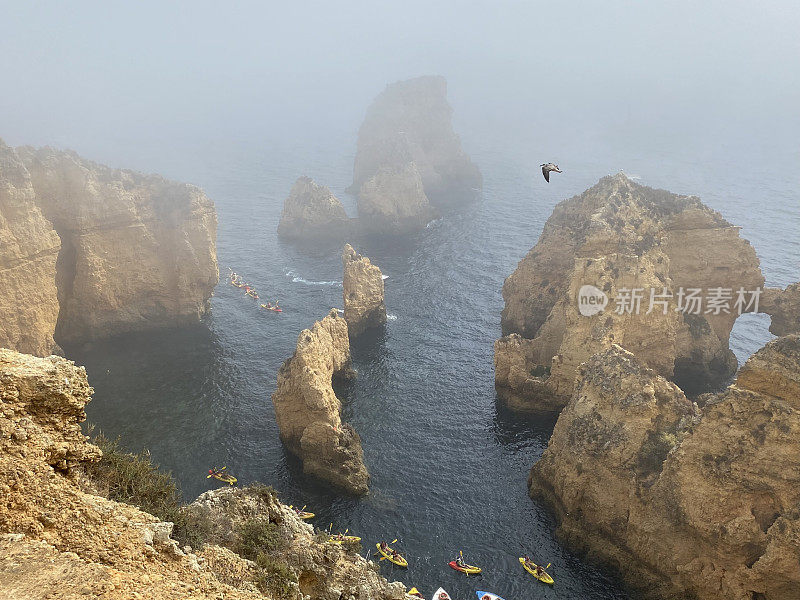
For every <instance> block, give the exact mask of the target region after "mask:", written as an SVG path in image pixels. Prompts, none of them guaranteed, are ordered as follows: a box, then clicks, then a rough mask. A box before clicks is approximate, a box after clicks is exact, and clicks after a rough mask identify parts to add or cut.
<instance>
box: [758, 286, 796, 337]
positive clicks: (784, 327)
mask: <svg viewBox="0 0 800 600" xmlns="http://www.w3.org/2000/svg"><path fill="white" fill-rule="evenodd" d="M763 305H764V308H763V311H764V312H765V313H767V314H769V315H770V316H771V317H772V323H770V326H769V330H770V331H771V332H772V333H774V334H775V335H789V334H790V333H800V283H793V284H791V285H789V286H787V287H786V289H785V290H781V289H776V288H767V289H766V290H764V301H763Z"/></svg>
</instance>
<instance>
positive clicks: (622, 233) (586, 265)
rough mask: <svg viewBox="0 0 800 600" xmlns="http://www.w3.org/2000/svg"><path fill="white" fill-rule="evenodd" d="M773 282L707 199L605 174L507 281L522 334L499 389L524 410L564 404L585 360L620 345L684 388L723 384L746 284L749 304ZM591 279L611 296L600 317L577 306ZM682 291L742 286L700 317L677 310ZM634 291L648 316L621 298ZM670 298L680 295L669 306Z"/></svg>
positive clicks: (500, 347) (501, 352)
mask: <svg viewBox="0 0 800 600" xmlns="http://www.w3.org/2000/svg"><path fill="white" fill-rule="evenodd" d="M763 283H764V278H763V276H762V274H761V270H760V268H759V262H758V258H757V257H756V254H755V252H754V250H753V248H752V247H751V246H750V244H749V243H748V242H747V241H746V240H743V239H741V238H740V237H739V229H738V228H737V227H734V226H732V225H730V224H729V223H728V222H727V221H725V220H724V219H723V218H722V216H721V215H720V214H719V213H717V212H715V211H713V210H711V209H709V208H708V207H706V206H704V205H703V204H702V203H701V202H700V200H699V199H698V198H696V197H693V196H679V195H675V194H671V193H669V192H666V191H664V190H655V189H652V188H648V187H645V186H641V185H638V184H635V183H633V182H632V181H630V180H629V179H627V178H626V177H625V176H624V175H623V174H621V173H620V174H618V175H615V176H613V177H605V178H603V179H601V180H600V182H599V183H598V184H597V185H595V186H594V187H592V188H590V189H588V190H587V191H586V192H584V193H583V194H581V195H579V196H575V197H573V198H570V199H569V200H565V201H563V202H561V203H559V204H558V205H557V206H556V207H555V209H554V210H553V214H552V215H551V216H550V218H549V219H548V221H547V223H546V224H545V226H544V230H543V231H542V235H541V237H540V238H539V242H538V243H537V244H536V246H535V247H534V248H533V249H532V250H531V251H530V252H529V253H528V255H527V256H526V257H525V258H524V259H523V260H522V261H520V263H519V265H518V267H517V269H516V270H515V271H514V272H513V273H512V274H511V275H510V276H509V277H508V278H507V279H506V281H505V284H504V285H503V298H504V299H505V307H504V309H503V313H502V329H503V335H504V336H509V335H510V334H518V335H519V336H520V338H521V339H520V340H512V339H510V338H507V337H504V338H503V339H501V340H499V341H498V343H497V344H496V345H495V384H496V387H497V389H498V392H499V393H500V395H501V397H503V398H505V399H507V400H508V401H509V403H510V404H511V405H512V406H514V407H516V408H521V409H528V410H551V409H558V408H560V407H562V406H563V405H564V404H565V403H566V402H567V400H568V399H569V397H570V395H571V394H572V388H573V383H574V380H575V371H576V369H577V367H578V365H580V364H581V363H582V362H584V361H585V360H587V359H588V358H589V357H590V356H592V355H593V354H595V353H598V352H601V351H603V350H605V349H607V348H609V347H610V346H611V345H612V344H614V343H618V344H621V345H622V346H624V347H625V348H626V349H628V350H629V351H631V352H633V353H634V354H635V355H636V356H637V357H638V358H639V359H640V360H642V361H643V362H644V363H645V364H646V365H647V366H649V367H651V368H653V369H654V370H655V371H656V372H657V373H658V374H660V375H662V376H664V377H666V378H668V379H671V380H673V381H675V382H676V383H678V384H679V385H680V386H681V387H682V388H684V389H686V390H691V391H702V390H703V389H707V388H709V387H712V386H715V385H719V384H720V383H722V382H724V381H725V380H727V379H728V378H730V377H731V376H732V375H733V373H734V372H735V370H736V364H737V363H736V359H735V356H734V355H733V352H731V350H730V349H729V347H728V341H729V336H730V331H731V329H732V327H733V323H734V321H735V320H736V317H737V316H738V311H737V308H736V305H735V302H736V300H737V295H736V291H737V290H738V289H739V288H742V289H743V290H744V291H745V296H744V298H745V300H747V301H749V300H750V298H751V297H750V294H749V292H751V291H753V290H756V289H758V288H761V287H763ZM586 285H589V286H594V288H596V289H597V290H598V292H597V293H598V294H603V295H605V297H606V298H607V302H608V304H607V305H606V306H605V308H604V309H603V310H602V311H600V312H599V313H597V314H594V315H593V316H584V315H583V314H581V312H580V310H579V305H578V302H579V292H580V291H581V289H582V288H583V287H584V286H586ZM681 288H683V290H684V293H686V292H687V291H688V290H689V289H690V288H699V289H701V290H702V292H701V296H707V295H708V294H709V290H712V289H715V288H723V289H728V290H732V291H731V292H729V293H730V294H731V296H732V297H731V298H730V299H729V300H728V312H727V313H725V312H723V311H721V312H720V314H714V313H713V312H707V309H708V308H709V307H708V306H707V305H706V304H703V306H702V308H701V312H700V314H690V312H691V311H686V312H681V311H680V310H677V309H678V308H679V307H678V302H679V298H680V290H681ZM631 290H640V291H639V292H638V294H640V295H641V300H640V307H639V312H638V314H635V309H633V310H631V311H628V310H622V308H620V307H619V305H618V304H617V303H616V302H615V299H618V298H622V297H624V296H625V295H626V294H627V295H628V297H630V295H631V294H632V292H631ZM651 290H653V291H654V294H655V296H654V299H655V300H656V302H655V303H654V304H653V310H650V293H651ZM661 294H666V295H667V296H670V297H668V298H665V300H664V301H665V304H661V303H659V302H658V301H659V300H660V298H659V295H661ZM684 303H685V300H684ZM629 306H630V305H629ZM623 308H624V307H623ZM744 308H747V307H746V306H745V307H744ZM618 309H619V310H618ZM752 309H753V307H752V306H751V307H750V308H749V309H747V310H748V311H752ZM759 310H760V309H759ZM522 340H528V341H525V342H524V343H523V342H522ZM513 352H518V354H517V355H516V356H512V354H513ZM531 373H536V374H537V375H535V376H531V375H530V374H531Z"/></svg>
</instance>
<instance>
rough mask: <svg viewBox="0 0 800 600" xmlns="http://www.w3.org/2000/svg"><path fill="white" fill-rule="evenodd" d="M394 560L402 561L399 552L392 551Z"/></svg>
mask: <svg viewBox="0 0 800 600" xmlns="http://www.w3.org/2000/svg"><path fill="white" fill-rule="evenodd" d="M392 558H393V559H394V560H400V558H401V556H400V555H399V554H398V553H397V550H392Z"/></svg>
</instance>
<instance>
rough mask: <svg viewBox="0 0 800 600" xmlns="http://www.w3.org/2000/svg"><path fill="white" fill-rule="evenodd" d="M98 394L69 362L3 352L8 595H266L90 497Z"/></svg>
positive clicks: (114, 505)
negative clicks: (87, 428) (88, 407)
mask: <svg viewBox="0 0 800 600" xmlns="http://www.w3.org/2000/svg"><path fill="white" fill-rule="evenodd" d="M91 392H92V389H91V387H89V384H88V382H87V380H86V372H85V371H84V369H83V368H79V367H76V366H75V365H74V364H73V363H72V362H70V361H67V360H64V359H62V358H59V357H56V356H51V357H47V358H35V357H33V356H29V355H25V354H18V353H16V352H13V351H11V350H5V349H3V350H0V498H2V500H3V501H2V502H1V503H0V597H2V598H9V599H10V600H22V599H24V600H38V599H42V600H44V599H45V598H47V599H53V598H59V599H72V598H85V597H102V598H109V599H111V600H130V599H131V598H148V599H162V598H197V599H200V598H218V597H222V596H224V597H226V598H231V599H237V600H238V599H242V600H244V599H253V600H255V599H256V598H260V597H262V596H261V595H260V594H259V593H258V592H257V591H256V589H255V587H254V586H253V584H252V582H251V581H248V582H247V583H246V585H245V586H244V587H243V588H241V589H239V588H236V587H233V586H231V585H228V584H226V583H223V582H222V581H220V580H219V579H218V578H216V577H215V576H214V574H213V573H212V572H210V571H209V570H208V569H207V567H206V566H205V562H204V561H202V560H201V558H202V557H200V558H198V556H197V555H194V554H191V553H185V552H183V551H182V550H180V549H179V548H178V547H177V543H176V542H175V541H173V540H172V539H171V538H170V537H169V534H170V532H171V531H172V524H171V523H162V522H160V521H159V519H157V518H156V517H154V516H153V515H150V514H147V513H144V512H142V511H140V510H139V509H137V508H135V507H133V506H130V505H128V504H122V503H118V502H113V501H111V500H108V499H106V498H103V497H101V496H98V495H95V494H94V493H90V492H89V491H87V489H89V488H91V485H90V483H89V482H86V481H84V480H83V479H82V476H81V466H82V465H84V464H86V463H87V462H91V461H96V460H98V459H99V458H100V451H99V449H98V448H97V447H95V446H93V445H92V444H89V443H88V442H87V441H86V437H85V436H84V435H83V434H82V433H81V430H80V425H79V423H80V422H81V421H83V420H84V419H85V414H84V411H83V408H84V405H85V404H86V402H88V401H89V399H90V395H91ZM237 558H238V561H239V562H245V561H244V560H243V559H241V558H240V557H237Z"/></svg>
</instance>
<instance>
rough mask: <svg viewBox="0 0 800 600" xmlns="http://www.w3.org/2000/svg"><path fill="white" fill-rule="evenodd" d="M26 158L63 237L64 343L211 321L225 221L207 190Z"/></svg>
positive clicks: (25, 151)
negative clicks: (219, 240) (208, 316)
mask: <svg viewBox="0 0 800 600" xmlns="http://www.w3.org/2000/svg"><path fill="white" fill-rule="evenodd" d="M18 154H19V156H20V158H21V160H22V162H23V163H24V164H25V167H26V169H27V171H28V172H29V173H30V176H31V181H32V183H33V189H34V191H35V194H36V202H37V204H38V206H39V207H40V208H41V210H42V213H43V214H44V216H45V217H46V218H47V219H48V220H49V221H50V222H51V223H52V225H53V228H54V229H55V231H56V232H57V233H58V235H59V236H60V237H61V252H60V254H59V257H58V264H57V275H56V285H57V287H58V298H59V305H60V311H59V317H58V325H57V327H56V339H57V340H59V341H62V340H63V341H64V342H72V341H80V340H87V339H94V338H99V337H105V336H108V335H112V334H117V333H123V332H128V331H134V330H140V329H149V328H156V327H163V326H174V325H183V324H188V323H196V322H197V321H198V320H199V319H200V317H201V316H203V315H204V314H205V313H206V312H207V311H208V308H209V298H210V297H211V293H212V291H213V289H214V287H215V286H216V284H217V282H218V280H219V272H218V269H217V257H216V228H217V215H216V211H215V210H214V205H213V203H212V202H211V201H210V200H209V199H208V198H207V197H206V195H205V194H204V193H203V192H202V190H200V189H199V188H197V187H195V186H192V185H187V184H182V183H176V182H171V181H167V180H166V179H164V178H162V177H159V176H157V175H142V174H140V173H136V172H133V171H127V170H119V169H111V168H109V167H105V166H103V165H99V164H96V163H93V162H90V161H87V160H84V159H82V158H80V157H79V156H78V155H77V154H75V153H73V152H64V151H57V150H53V149H51V148H42V149H38V150H37V149H33V148H27V147H26V148H20V149H18Z"/></svg>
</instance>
